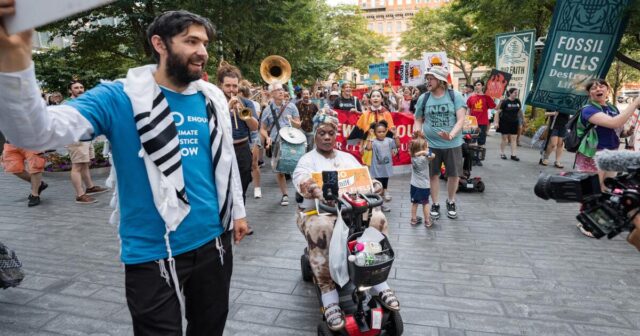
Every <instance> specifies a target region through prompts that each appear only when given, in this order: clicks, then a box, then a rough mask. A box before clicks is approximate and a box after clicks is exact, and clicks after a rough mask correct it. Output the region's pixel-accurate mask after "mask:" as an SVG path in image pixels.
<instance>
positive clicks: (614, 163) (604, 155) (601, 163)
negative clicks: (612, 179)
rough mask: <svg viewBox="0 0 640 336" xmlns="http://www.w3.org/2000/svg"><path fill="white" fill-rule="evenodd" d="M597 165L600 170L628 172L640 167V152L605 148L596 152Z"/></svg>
mask: <svg viewBox="0 0 640 336" xmlns="http://www.w3.org/2000/svg"><path fill="white" fill-rule="evenodd" d="M596 165H597V166H598V169H600V170H607V171H616V172H626V171H628V170H629V169H630V168H634V167H636V168H640V152H632V151H627V150H615V151H610V150H604V151H601V152H598V153H597V154H596Z"/></svg>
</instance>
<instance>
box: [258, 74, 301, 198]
mask: <svg viewBox="0 0 640 336" xmlns="http://www.w3.org/2000/svg"><path fill="white" fill-rule="evenodd" d="M284 93H285V91H284V88H283V87H282V84H279V83H273V84H270V85H269V94H270V95H271V101H270V102H269V104H268V105H267V107H265V108H264V110H263V111H262V116H261V119H260V120H261V123H262V127H261V129H260V132H261V133H262V135H263V136H264V137H265V139H266V142H265V146H264V148H265V149H266V150H267V151H269V150H271V151H272V156H273V155H275V153H276V151H275V150H273V149H274V148H273V147H272V146H273V145H277V143H275V142H276V141H277V139H278V132H280V128H282V127H287V126H292V127H295V128H300V126H301V124H302V123H301V122H300V114H299V113H298V109H297V108H296V106H295V105H293V104H291V103H290V102H286V101H285V99H284V98H285V97H284ZM274 143H275V144H274ZM272 166H273V167H272V168H273V169H275V165H274V164H273V160H272ZM276 180H277V181H278V186H279V187H280V192H282V198H281V199H280V205H282V206H287V205H289V195H288V192H287V180H286V178H285V176H284V174H283V173H279V172H276Z"/></svg>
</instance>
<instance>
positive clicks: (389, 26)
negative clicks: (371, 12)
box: [387, 22, 393, 33]
mask: <svg viewBox="0 0 640 336" xmlns="http://www.w3.org/2000/svg"><path fill="white" fill-rule="evenodd" d="M392 31H393V24H392V23H391V22H387V33H391V32H392Z"/></svg>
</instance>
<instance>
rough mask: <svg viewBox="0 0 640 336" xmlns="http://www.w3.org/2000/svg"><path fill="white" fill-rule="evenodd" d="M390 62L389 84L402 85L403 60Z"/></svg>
mask: <svg viewBox="0 0 640 336" xmlns="http://www.w3.org/2000/svg"><path fill="white" fill-rule="evenodd" d="M388 64H389V80H388V82H389V84H390V85H391V86H400V85H402V75H401V73H402V68H401V66H400V65H401V64H402V62H401V61H391V62H389V63H388Z"/></svg>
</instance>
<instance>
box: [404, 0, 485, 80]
mask: <svg viewBox="0 0 640 336" xmlns="http://www.w3.org/2000/svg"><path fill="white" fill-rule="evenodd" d="M474 31H475V28H474V27H473V25H472V24H471V21H470V20H469V16H468V15H465V16H456V14H455V13H454V12H453V11H452V7H450V6H445V7H441V8H438V9H423V10H420V11H419V12H418V13H416V15H415V16H414V17H413V19H412V21H411V27H410V28H409V29H408V30H406V31H405V32H404V33H403V34H402V36H401V41H400V46H401V47H403V48H405V50H406V53H405V58H410V59H415V58H422V54H423V53H424V52H429V51H445V52H446V53H447V58H448V59H449V63H452V64H453V65H455V66H456V67H458V68H459V69H460V70H462V73H463V74H464V77H465V78H466V80H467V82H471V75H472V74H473V71H474V70H475V69H476V68H477V67H478V66H479V65H480V64H481V61H482V60H483V57H482V55H481V54H480V52H481V48H480V47H479V46H478V42H479V41H477V40H474V39H472V36H473V34H474Z"/></svg>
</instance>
